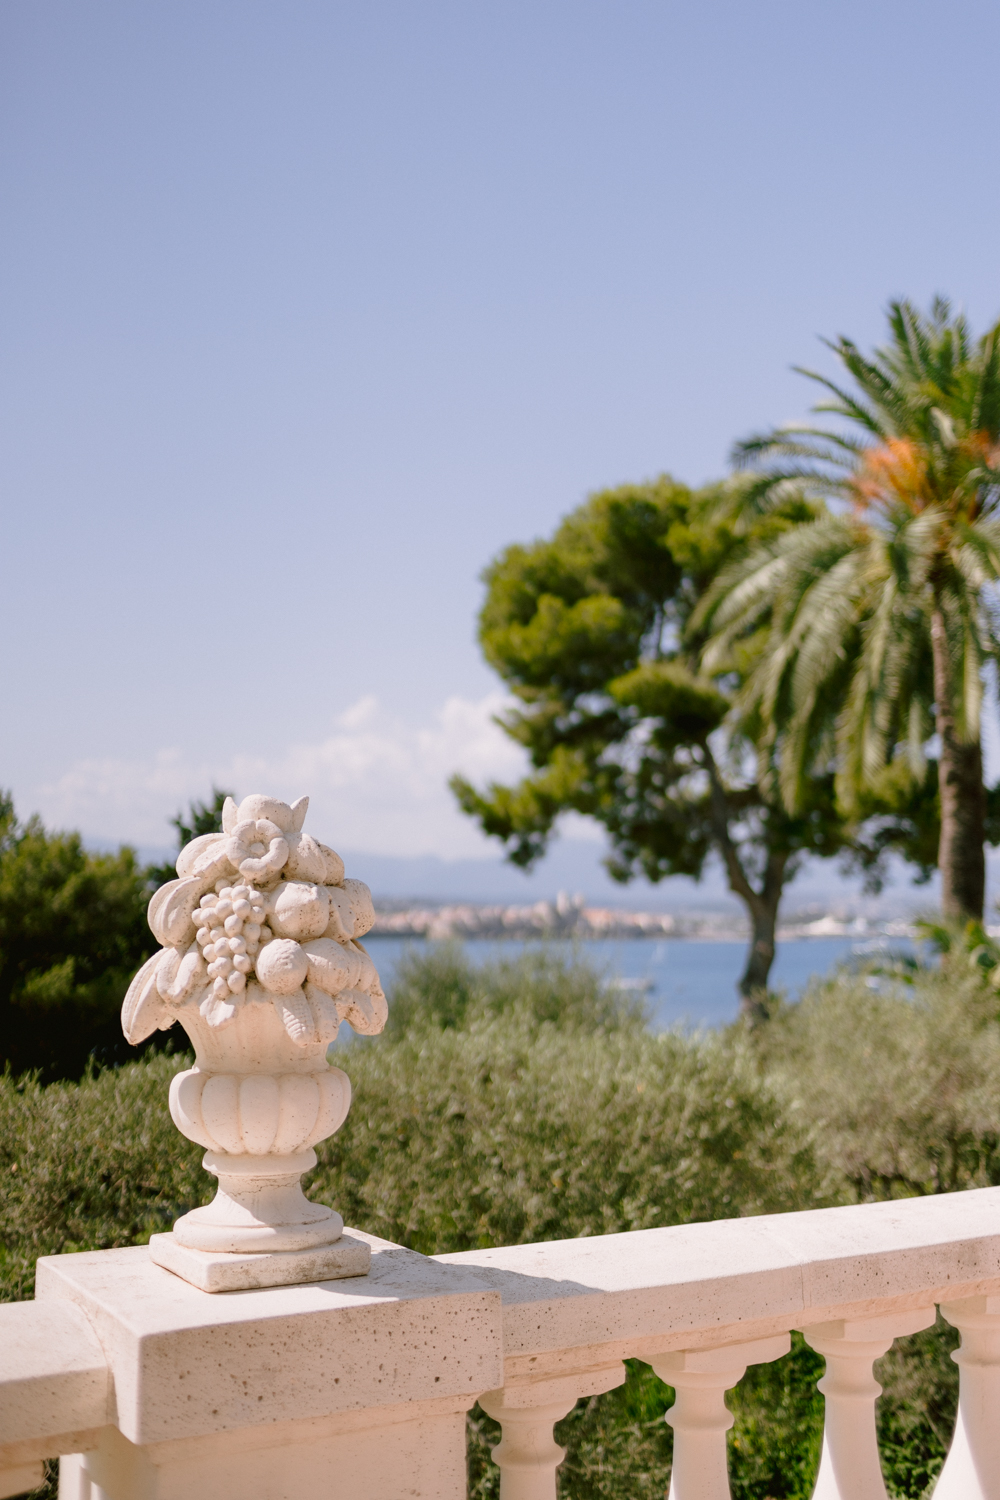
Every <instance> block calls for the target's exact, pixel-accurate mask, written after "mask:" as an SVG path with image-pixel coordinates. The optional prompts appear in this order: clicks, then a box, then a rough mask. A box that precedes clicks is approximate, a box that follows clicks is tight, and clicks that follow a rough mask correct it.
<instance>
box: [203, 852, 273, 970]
mask: <svg viewBox="0 0 1000 1500" xmlns="http://www.w3.org/2000/svg"><path fill="white" fill-rule="evenodd" d="M193 921H194V922H195V924H196V926H197V928H198V931H197V932H196V933H195V938H196V941H197V943H198V946H199V947H200V948H201V951H202V955H203V957H204V959H205V962H206V964H207V965H208V977H209V979H212V980H214V984H213V986H212V993H213V995H214V997H215V998H216V1000H225V999H227V998H228V996H229V995H230V994H232V995H238V994H239V993H240V992H241V990H244V989H245V988H246V982H247V977H248V975H250V974H252V973H253V966H254V959H255V958H256V956H257V953H258V951H259V949H260V948H261V947H262V946H263V944H264V943H267V942H270V940H271V938H272V937H273V935H274V934H273V933H272V932H271V929H270V928H269V927H268V926H267V925H266V912H265V911H264V905H263V898H262V896H261V893H260V891H258V890H255V889H254V887H253V886H252V885H230V884H229V883H228V882H227V881H225V880H217V881H216V883H215V891H214V892H212V891H210V892H209V893H208V894H207V895H205V896H202V898H201V905H200V906H199V907H198V908H197V910H196V911H195V912H194V913H193Z"/></svg>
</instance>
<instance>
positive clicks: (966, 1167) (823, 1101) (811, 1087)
mask: <svg viewBox="0 0 1000 1500" xmlns="http://www.w3.org/2000/svg"><path fill="white" fill-rule="evenodd" d="M997 1013H998V999H997V995H996V992H995V990H993V989H992V987H991V986H990V985H988V984H985V983H984V982H983V980H982V978H981V977H979V976H978V974H977V972H975V971H973V970H972V969H970V967H969V966H968V964H967V963H965V962H964V961H963V962H958V963H950V964H946V965H945V966H944V967H943V968H942V969H937V968H933V969H930V968H917V969H914V970H911V971H910V972H909V973H907V972H906V971H905V970H899V971H897V973H896V975H895V976H893V975H891V974H890V975H889V976H887V975H886V974H885V973H884V972H882V973H872V972H869V973H864V972H862V973H858V974H852V973H850V972H841V973H838V974H835V975H834V976H833V977H832V978H830V979H828V980H825V981H819V982H814V983H813V985H812V986H811V987H810V989H809V990H808V992H807V993H806V995H805V997H804V998H803V1000H802V1001H801V1002H800V1003H799V1004H797V1005H790V1006H785V1007H783V1008H781V1009H780V1010H778V1011H776V1012H775V1014H774V1016H773V1019H772V1023H771V1025H770V1026H769V1027H768V1028H767V1031H766V1034H764V1035H762V1037H761V1038H760V1043H759V1045H760V1047H761V1053H762V1060H763V1062H764V1066H765V1069H766V1071H767V1076H768V1077H769V1079H770V1080H771V1082H772V1084H773V1086H774V1087H775V1088H776V1089H778V1090H779V1091H780V1092H781V1093H783V1094H784V1095H785V1097H786V1098H787V1100H788V1101H789V1105H790V1107H793V1108H795V1107H798V1108H800V1109H802V1110H808V1113H809V1116H810V1118H811V1120H812V1128H813V1135H814V1140H815V1148H816V1150H817V1152H818V1154H819V1155H820V1156H821V1158H822V1159H823V1160H824V1161H825V1162H826V1163H827V1164H828V1165H829V1167H830V1168H831V1169H832V1170H833V1172H834V1173H835V1174H836V1176H837V1177H838V1178H840V1179H841V1180H842V1181H843V1182H845V1183H848V1184H850V1187H851V1190H852V1196H854V1197H856V1198H857V1199H858V1200H860V1201H864V1200H866V1199H870V1198H886V1197H896V1196H911V1195H913V1194H922V1193H944V1192H954V1191H956V1190H957V1189H959V1188H967V1187H988V1186H992V1185H995V1184H996V1183H1000V1026H998V1025H997Z"/></svg>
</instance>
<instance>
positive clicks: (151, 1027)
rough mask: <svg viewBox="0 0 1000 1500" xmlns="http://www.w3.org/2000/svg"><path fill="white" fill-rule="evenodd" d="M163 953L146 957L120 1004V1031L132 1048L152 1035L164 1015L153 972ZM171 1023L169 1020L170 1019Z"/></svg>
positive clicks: (165, 1010) (166, 1013)
mask: <svg viewBox="0 0 1000 1500" xmlns="http://www.w3.org/2000/svg"><path fill="white" fill-rule="evenodd" d="M163 957H164V955H163V953H162V952H160V953H154V954H153V956H152V958H147V960H146V962H145V963H144V964H143V966H142V968H141V969H140V970H139V972H138V974H137V975H136V976H135V978H134V979H133V980H132V983H131V984H130V985H129V987H128V991H127V993H126V995H125V1000H124V1002H123V1004H122V1031H124V1033H125V1040H126V1041H128V1042H131V1043H132V1045H133V1047H134V1046H135V1045H136V1044H137V1043H138V1042H144V1041H145V1040H146V1038H147V1037H148V1036H152V1035H153V1032H154V1031H156V1029H157V1027H158V1026H159V1025H160V1022H161V1021H162V1020H163V1019H164V1018H165V1017H166V1016H167V1015H168V1012H167V1009H166V1007H165V1005H164V1004H163V1001H162V1000H161V999H160V992H159V990H158V989H157V987H156V971H157V969H158V968H159V966H160V963H161V961H162V960H163ZM170 1020H171V1021H172V1020H173V1017H172V1016H171V1017H170Z"/></svg>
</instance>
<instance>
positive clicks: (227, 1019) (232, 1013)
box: [198, 992, 236, 1031]
mask: <svg viewBox="0 0 1000 1500" xmlns="http://www.w3.org/2000/svg"><path fill="white" fill-rule="evenodd" d="M198 1009H199V1010H200V1011H201V1013H202V1015H203V1016H204V1018H205V1020H206V1021H207V1022H208V1024H209V1026H211V1027H212V1028H213V1030H215V1031H221V1030H222V1028H223V1027H224V1026H229V1025H231V1024H232V1022H233V1021H235V1020H236V1006H235V1005H234V1004H233V1002H232V1001H231V1000H220V999H218V998H217V996H216V995H215V993H214V992H210V993H209V994H208V995H206V996H205V999H204V1000H203V1001H202V1002H201V1005H200V1006H199V1007H198Z"/></svg>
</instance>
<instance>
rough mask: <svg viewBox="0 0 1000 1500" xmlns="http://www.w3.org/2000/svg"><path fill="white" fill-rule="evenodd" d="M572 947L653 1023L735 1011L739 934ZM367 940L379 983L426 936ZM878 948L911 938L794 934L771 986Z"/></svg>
mask: <svg viewBox="0 0 1000 1500" xmlns="http://www.w3.org/2000/svg"><path fill="white" fill-rule="evenodd" d="M463 946H464V948H465V951H466V952H467V953H468V955H469V957H470V958H471V959H472V961H473V962H474V963H483V962H486V961H488V960H489V959H492V958H496V957H499V956H502V955H503V954H514V953H517V952H520V951H521V950H523V949H524V948H525V947H526V946H527V944H525V943H523V942H519V941H517V940H515V939H513V938H505V939H503V940H500V941H487V940H485V939H480V938H470V939H467V940H466V942H465V943H464V945H463ZM566 946H567V948H569V947H570V945H569V944H567V945H566ZM572 946H573V947H574V949H575V951H577V952H579V953H581V954H582V955H585V956H586V958H587V959H589V961H590V962H591V963H592V964H593V965H594V966H595V967H596V968H597V969H599V970H600V971H601V972H602V973H603V974H604V975H605V976H606V978H607V981H608V983H609V984H611V985H613V986H615V987H617V988H619V989H621V990H622V991H623V993H625V994H630V995H634V996H635V997H636V998H638V999H641V1000H642V1001H643V1002H644V1003H645V1006H646V1010H647V1013H648V1016H649V1023H650V1025H651V1026H652V1027H653V1028H654V1029H655V1030H666V1029H667V1028H669V1027H672V1026H681V1027H684V1028H686V1029H690V1030H696V1029H697V1028H699V1027H709V1026H724V1025H727V1024H728V1023H729V1022H730V1021H734V1020H735V1019H736V1017H737V1014H738V1011H739V1000H738V997H737V993H736V984H737V982H738V980H739V977H740V974H741V972H742V970H743V965H744V963H745V961H746V942H745V941H743V940H739V941H736V940H733V941H724V940H713V941H710V942H708V941H700V940H698V939H693V938H665V939H664V938H661V939H654V938H650V939H645V938H629V939H620V940H614V939H594V940H591V941H584V942H578V943H576V944H574V945H572ZM365 947H366V948H367V950H368V952H369V953H370V954H371V957H372V959H373V961H374V963H375V967H376V968H377V969H378V971H379V974H380V975H381V978H382V984H383V987H384V988H386V989H391V986H392V976H393V973H394V971H395V968H396V965H397V964H398V963H399V960H400V958H401V957H402V955H403V953H404V952H405V951H406V950H407V949H408V948H409V949H416V950H418V951H419V950H422V949H424V948H425V947H426V943H425V941H424V940H423V939H419V938H401V937H376V936H374V935H372V936H369V937H366V938H365ZM877 952H884V953H889V952H904V953H910V954H912V952H913V944H912V942H909V941H908V940H906V939H903V938H892V939H883V940H880V941H878V942H872V941H859V940H858V939H852V938H849V937H825V938H824V937H814V938H792V939H790V940H788V941H787V942H779V944H778V954H777V957H776V959H775V961H774V967H773V968H772V970H771V977H770V987H771V989H773V990H778V991H784V993H785V994H786V996H787V998H788V999H789V1000H797V999H798V998H799V997H800V996H801V995H802V992H803V991H804V990H805V988H806V986H807V985H808V983H809V981H810V979H812V978H813V976H814V975H823V974H827V973H829V971H830V970H831V969H833V968H834V967H835V966H836V965H838V964H842V963H845V962H849V961H850V960H851V959H852V958H855V959H857V958H865V957H871V956H872V954H873V953H877Z"/></svg>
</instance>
